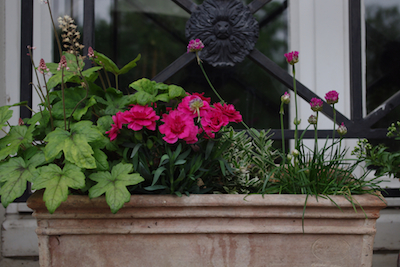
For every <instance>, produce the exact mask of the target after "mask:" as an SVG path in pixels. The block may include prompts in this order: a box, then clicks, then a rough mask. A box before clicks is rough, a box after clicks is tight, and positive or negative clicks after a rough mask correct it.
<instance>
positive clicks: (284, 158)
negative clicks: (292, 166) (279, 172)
mask: <svg viewBox="0 0 400 267" xmlns="http://www.w3.org/2000/svg"><path fill="white" fill-rule="evenodd" d="M279 113H280V117H281V133H282V153H283V155H284V156H283V165H285V161H286V156H285V154H286V150H285V130H284V125H283V113H284V110H283V101H281V110H280V112H279Z"/></svg>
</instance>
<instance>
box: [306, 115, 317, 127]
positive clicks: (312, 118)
mask: <svg viewBox="0 0 400 267" xmlns="http://www.w3.org/2000/svg"><path fill="white" fill-rule="evenodd" d="M308 123H309V124H314V125H315V124H317V116H315V115H311V116H310V117H309V118H308Z"/></svg>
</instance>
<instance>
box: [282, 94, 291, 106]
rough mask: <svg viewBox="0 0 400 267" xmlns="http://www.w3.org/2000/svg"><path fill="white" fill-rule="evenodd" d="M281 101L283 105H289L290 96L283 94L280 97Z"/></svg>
mask: <svg viewBox="0 0 400 267" xmlns="http://www.w3.org/2000/svg"><path fill="white" fill-rule="evenodd" d="M281 101H282V102H283V104H289V103H290V95H289V93H288V92H285V93H284V94H283V95H282V96H281Z"/></svg>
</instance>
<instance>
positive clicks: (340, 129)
mask: <svg viewBox="0 0 400 267" xmlns="http://www.w3.org/2000/svg"><path fill="white" fill-rule="evenodd" d="M337 132H338V133H339V134H340V136H342V135H345V134H346V133H347V128H346V126H344V123H343V122H342V124H341V125H340V126H339V127H338V128H337Z"/></svg>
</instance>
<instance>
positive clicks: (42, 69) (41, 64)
mask: <svg viewBox="0 0 400 267" xmlns="http://www.w3.org/2000/svg"><path fill="white" fill-rule="evenodd" d="M38 70H39V72H40V73H41V74H44V72H45V71H46V72H47V71H49V68H48V67H47V66H46V63H45V62H44V59H43V58H42V59H40V62H39V67H38Z"/></svg>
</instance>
